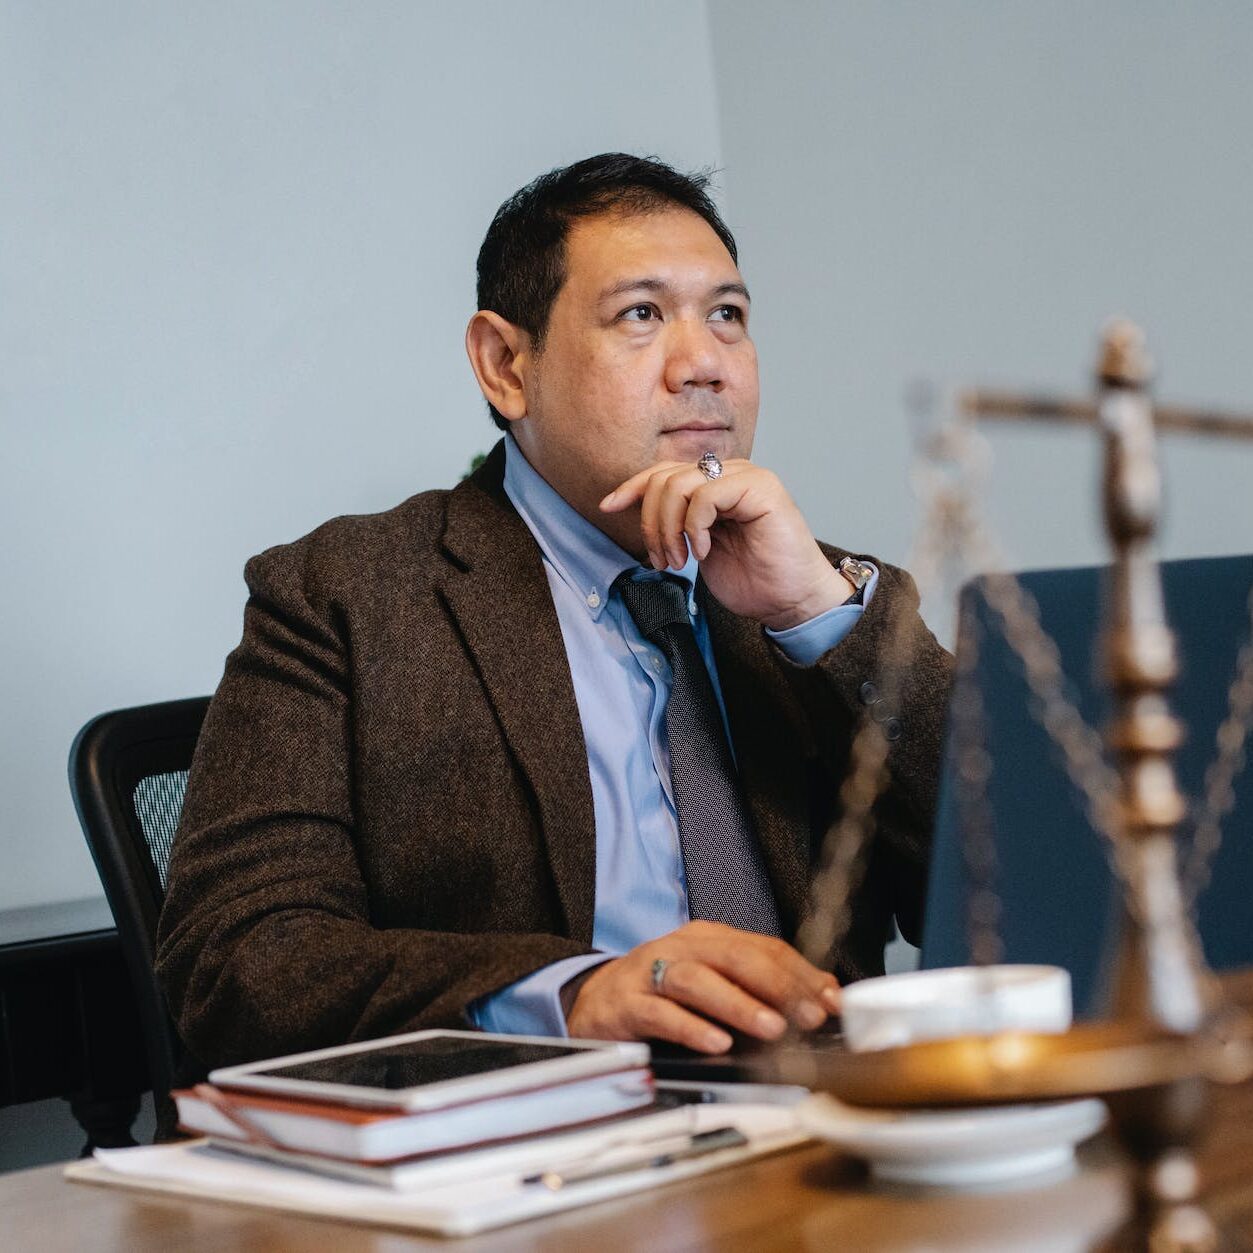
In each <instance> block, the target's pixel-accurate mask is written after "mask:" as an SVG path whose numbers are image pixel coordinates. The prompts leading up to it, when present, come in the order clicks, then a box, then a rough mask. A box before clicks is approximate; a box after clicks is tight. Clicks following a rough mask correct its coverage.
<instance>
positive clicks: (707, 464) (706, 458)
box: [696, 449, 722, 482]
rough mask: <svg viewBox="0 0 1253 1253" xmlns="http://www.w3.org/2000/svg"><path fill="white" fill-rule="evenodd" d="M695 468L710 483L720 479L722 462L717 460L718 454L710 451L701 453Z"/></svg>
mask: <svg viewBox="0 0 1253 1253" xmlns="http://www.w3.org/2000/svg"><path fill="white" fill-rule="evenodd" d="M696 468H697V469H698V470H699V471H700V472H701V473H702V474H703V475H704V476H705V477H706V478H707V479H709V480H710V481H711V482H712V481H713V480H714V479H720V478H721V477H722V462H721V461H719V460H718V454H717V453H716V452H714V451H713V450H712V449H711V450H710V451H709V452H703V453H701V455H700V460H699V461H697V463H696Z"/></svg>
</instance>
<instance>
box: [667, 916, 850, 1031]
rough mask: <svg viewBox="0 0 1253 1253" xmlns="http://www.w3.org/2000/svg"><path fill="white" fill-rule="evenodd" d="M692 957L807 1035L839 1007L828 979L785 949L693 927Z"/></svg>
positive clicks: (709, 926)
mask: <svg viewBox="0 0 1253 1253" xmlns="http://www.w3.org/2000/svg"><path fill="white" fill-rule="evenodd" d="M683 931H684V932H690V933H692V934H691V942H692V949H691V950H690V951H691V954H692V956H695V957H698V958H699V959H700V960H702V961H704V962H706V963H707V964H708V965H710V966H712V967H713V968H714V969H715V970H716V971H718V972H719V973H720V974H721V975H723V976H724V977H725V978H726V979H728V980H729V981H730V982H732V983H733V984H735V985H736V986H738V987H740V988H742V989H743V990H744V991H745V992H747V993H748V994H749V995H750V996H753V997H755V998H756V999H757V1000H759V1001H761V1002H762V1003H764V1004H766V1005H769V1006H772V1007H773V1008H774V1009H776V1010H778V1011H779V1012H780V1013H782V1014H784V1015H785V1016H786V1017H787V1019H788V1020H789V1021H790V1022H792V1023H794V1024H795V1025H796V1026H798V1027H803V1028H805V1029H807V1030H812V1029H813V1028H814V1027H819V1026H821V1025H822V1023H823V1022H825V1021H826V1018H827V1016H828V1015H829V1014H832V1013H837V1012H838V1011H839V1007H840V996H839V984H838V983H837V982H836V980H835V977H834V976H833V975H830V974H828V973H827V972H826V971H822V970H819V969H818V968H817V967H816V966H812V965H810V963H809V962H807V961H806V960H805V959H804V958H803V957H802V956H801V955H800V954H799V953H798V952H797V951H796V950H795V949H794V948H792V946H791V945H790V944H786V943H785V942H784V941H783V940H779V939H775V938H773V937H771V936H764V935H753V934H751V933H748V932H744V931H737V930H736V929H735V928H734V927H727V926H723V925H722V924H720V923H716V922H693V923H689V924H688V926H687V927H685V928H684V929H683Z"/></svg>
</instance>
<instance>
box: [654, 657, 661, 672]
mask: <svg viewBox="0 0 1253 1253" xmlns="http://www.w3.org/2000/svg"><path fill="white" fill-rule="evenodd" d="M653 669H654V670H656V671H657V673H658V674H660V673H661V658H660V657H654V658H653Z"/></svg>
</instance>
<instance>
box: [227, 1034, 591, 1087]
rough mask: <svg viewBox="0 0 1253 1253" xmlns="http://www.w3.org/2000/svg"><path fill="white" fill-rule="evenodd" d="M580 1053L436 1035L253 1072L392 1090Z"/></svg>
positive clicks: (556, 1046)
mask: <svg viewBox="0 0 1253 1253" xmlns="http://www.w3.org/2000/svg"><path fill="white" fill-rule="evenodd" d="M585 1053H586V1050H585V1049H580V1048H571V1047H569V1046H568V1045H562V1044H518V1043H514V1042H512V1041H509V1040H493V1039H490V1038H487V1039H483V1040H476V1039H467V1038H466V1037H465V1036H456V1037H447V1036H442V1037H441V1036H435V1037H432V1038H431V1039H427V1040H412V1041H410V1042H409V1043H407V1044H394V1045H386V1046H384V1047H382V1048H377V1049H366V1050H363V1051H362V1052H358V1053H343V1054H340V1055H339V1056H338V1057H323V1058H320V1059H318V1060H316V1061H306V1062H296V1063H293V1064H291V1065H287V1066H275V1067H257V1068H256V1069H254V1070H252V1073H253V1074H254V1075H266V1076H272V1077H274V1078H282V1079H297V1080H303V1081H305V1082H308V1083H339V1084H346V1085H348V1086H349V1087H355V1088H384V1089H386V1090H388V1091H392V1092H394V1091H398V1090H400V1089H403V1088H417V1087H422V1086H424V1085H425V1084H428V1083H443V1082H444V1081H445V1080H448V1079H465V1078H468V1077H469V1076H471V1075H482V1074H488V1073H490V1072H492V1071H496V1070H502V1069H505V1068H507V1067H510V1066H524V1065H527V1064H528V1063H531V1062H546V1061H550V1060H552V1059H553V1058H556V1057H573V1056H576V1055H578V1056H582V1055H584V1054H585Z"/></svg>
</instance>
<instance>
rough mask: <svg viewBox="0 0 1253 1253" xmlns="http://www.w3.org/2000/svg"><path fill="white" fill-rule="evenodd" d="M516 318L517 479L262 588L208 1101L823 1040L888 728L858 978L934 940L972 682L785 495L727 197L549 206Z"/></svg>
mask: <svg viewBox="0 0 1253 1253" xmlns="http://www.w3.org/2000/svg"><path fill="white" fill-rule="evenodd" d="M479 305H480V308H479V311H478V312H477V313H476V314H475V315H474V317H473V318H472V319H471V322H470V325H469V328H468V331H467V337H466V343H467V349H468V352H469V356H470V361H471V364H472V366H473V368H474V371H475V374H476V377H477V379H478V382H479V386H480V387H481V389H482V391H483V394H484V396H485V397H486V398H487V401H488V403H489V406H490V408H491V412H492V415H493V418H494V419H495V421H496V422H497V425H499V426H501V427H502V428H504V429H505V430H506V431H507V434H506V437H505V439H504V440H503V441H502V443H501V444H498V445H497V447H496V449H495V450H494V451H493V453H492V454H491V456H490V457H489V458H488V459H487V461H486V463H485V464H484V465H483V466H482V467H481V468H480V469H479V470H478V471H476V472H475V474H473V475H472V476H471V477H470V478H469V479H468V480H467V481H466V482H464V483H462V484H461V486H459V487H458V488H456V489H455V490H453V491H451V492H428V493H424V494H422V495H420V496H416V497H414V498H412V499H411V500H409V501H407V502H405V503H404V504H402V505H400V506H399V507H397V508H396V509H394V510H392V511H390V512H388V513H384V514H380V515H375V516H371V517H363V518H340V519H336V520H334V521H332V522H330V523H327V524H326V525H325V526H324V527H322V528H320V529H319V530H317V531H315V532H314V533H313V534H312V535H310V536H307V537H306V538H305V539H303V540H300V541H298V542H297V543H295V544H291V545H287V546H285V547H282V548H277V549H271V550H270V551H268V552H266V553H263V554H262V555H261V556H260V557H257V558H254V559H253V560H252V561H251V562H249V564H248V568H247V574H246V577H247V580H248V584H249V588H250V592H251V596H250V599H249V603H248V607H247V610H246V612H245V626H244V636H243V640H242V642H241V644H240V646H239V648H237V649H236V651H235V652H234V653H232V654H231V657H230V658H229V659H228V662H227V667H226V672H225V675H224V677H223V680H222V684H221V686H220V687H219V689H218V692H217V695H216V696H215V698H214V701H213V704H212V707H211V709H210V711H209V715H208V718H207V720H206V723H205V727H204V731H203V733H202V736H201V739H200V742H199V744H198V746H197V752H196V760H195V763H194V766H193V769H192V777H191V780H190V786H189V790H188V797H187V803H186V806H185V809H184V814H183V821H182V824H181V827H180V831H179V835H178V839H177V841H176V844H175V849H174V854H173V858H172V861H171V867H170V885H169V893H168V897H167V902H166V907H165V911H164V913H163V916H162V920H161V929H160V936H159V953H158V966H159V970H160V973H161V975H162V977H163V979H164V981H165V984H166V987H167V990H168V993H169V998H170V1003H171V1006H172V1008H173V1010H174V1013H175V1016H176V1019H177V1022H178V1025H179V1028H180V1031H181V1032H182V1034H183V1036H184V1039H185V1040H186V1041H187V1043H188V1045H189V1047H190V1048H191V1050H192V1051H193V1053H195V1054H196V1055H197V1056H198V1057H199V1058H200V1059H202V1060H203V1061H205V1062H207V1063H209V1064H223V1063H227V1062H232V1061H239V1060H243V1059H245V1058H255V1057H262V1056H266V1055H275V1054H279V1053H284V1052H291V1051H294V1050H297V1049H305V1048H313V1047H318V1046H322V1045H327V1044H331V1043H337V1042H342V1041H345V1040H352V1039H362V1038H370V1037H374V1036H381V1035H386V1034H390V1033H394V1032H399V1031H404V1030H410V1029H414V1028H418V1027H423V1026H440V1025H442V1026H457V1025H460V1026H464V1025H466V1024H467V1023H473V1024H476V1025H480V1026H483V1027H485V1028H487V1029H490V1030H528V1031H541V1032H547V1033H552V1034H561V1033H562V1032H564V1031H567V1030H568V1031H569V1032H570V1033H571V1034H574V1035H583V1036H592V1037H611V1038H639V1039H647V1038H653V1039H664V1040H670V1041H675V1042H677V1043H680V1044H684V1045H687V1046H689V1047H691V1048H694V1049H697V1050H700V1051H703V1052H708V1053H716V1052H719V1051H723V1050H725V1049H727V1048H729V1047H730V1046H731V1043H732V1035H731V1034H730V1031H731V1030H737V1031H741V1032H744V1033H746V1034H748V1035H750V1036H755V1037H758V1038H763V1039H771V1038H777V1037H778V1036H780V1035H781V1034H782V1033H783V1032H784V1031H785V1030H786V1028H787V1024H788V1023H789V1022H791V1023H792V1024H794V1025H796V1026H799V1027H803V1028H813V1027H816V1026H818V1025H820V1024H821V1023H822V1021H823V1020H824V1019H825V1018H826V1016H827V1015H828V1014H829V1013H831V1012H833V1011H834V1010H836V1009H837V1008H838V1004H839V1000H838V985H837V981H836V979H835V977H834V976H833V975H832V974H830V973H828V972H824V971H820V970H817V969H815V968H814V967H813V966H811V965H810V964H809V963H808V962H806V961H805V960H804V959H803V958H801V956H800V955H799V954H798V953H797V952H796V951H795V950H794V949H793V948H792V947H791V946H790V945H789V944H788V943H787V940H788V939H789V938H790V937H791V936H792V935H793V934H794V933H795V930H796V927H797V925H798V924H799V921H800V919H801V917H802V914H803V911H804V908H805V897H806V890H807V883H808V877H809V874H810V871H811V867H812V864H813V862H814V860H815V858H816V857H817V854H818V851H819V848H820V843H821V839H822V836H823V834H824V832H825V831H826V829H827V827H828V825H829V823H830V821H831V819H832V817H833V816H835V814H836V813H837V812H838V788H839V783H840V780H841V778H842V777H843V775H844V773H845V771H846V768H847V757H848V751H849V744H850V740H851V736H852V735H853V733H854V731H855V729H856V727H857V726H858V724H859V723H860V721H861V719H862V718H863V716H865V715H866V712H867V707H872V708H873V710H874V713H875V716H876V717H878V719H879V721H880V722H881V723H882V724H883V725H884V727H885V729H886V731H887V734H888V736H889V738H890V739H891V740H892V747H891V752H890V755H889V762H888V765H889V770H890V782H889V785H888V788H887V791H886V792H885V795H884V797H883V799H882V801H881V803H880V805H879V806H878V810H877V817H878V823H877V828H876V834H875V837H874V839H873V841H872V843H871V846H870V848H869V849H868V850H867V851H866V853H865V863H864V864H865V871H864V874H863V876H862V878H861V885H860V887H859V890H858V892H857V895H856V898H855V900H854V902H853V916H852V924H851V927H850V929H849V934H848V936H847V939H846V940H845V942H844V944H843V946H842V948H841V950H840V952H839V953H838V954H837V971H838V972H839V974H840V976H841V977H842V978H844V979H848V978H853V977H858V976H860V975H864V974H868V973H873V972H875V971H878V970H881V969H882V950H883V944H884V942H885V940H886V939H887V937H888V934H889V930H890V925H891V919H892V916H893V914H896V915H897V916H898V917H899V918H900V920H901V923H902V928H903V929H904V930H905V931H906V933H907V934H910V933H914V934H916V932H917V927H918V921H919V915H920V910H921V900H922V892H923V883H924V877H925V863H926V847H927V834H928V831H929V827H930V817H931V810H932V807H933V801H934V790H935V779H936V771H937V759H938V746H939V736H940V730H941V720H942V704H943V697H944V693H945V690H946V684H947V674H948V659H947V656H946V655H945V654H944V652H943V650H942V649H941V648H940V647H939V646H938V645H937V644H936V643H935V641H934V639H932V637H931V636H930V634H929V632H927V631H926V629H925V627H923V626H922V624H921V622H920V621H919V620H918V619H917V617H916V596H915V594H914V592H913V588H912V584H911V583H910V581H909V579H908V576H906V575H905V574H903V573H902V572H900V571H897V570H893V569H891V568H890V567H887V566H880V567H878V568H877V569H876V568H874V567H871V566H869V565H865V564H863V563H860V562H857V561H846V562H845V564H844V565H843V566H841V564H840V562H841V560H842V559H843V558H845V557H846V556H847V555H846V554H842V553H840V552H839V551H838V550H834V549H829V548H828V549H824V548H822V547H820V546H819V545H818V544H817V542H816V541H815V540H814V538H813V536H812V535H811V534H810V532H809V529H808V527H807V526H806V524H805V522H804V519H803V518H802V516H801V514H800V512H799V510H798V509H797V508H796V506H795V504H794V503H793V502H792V500H791V498H790V497H789V496H788V494H787V492H786V490H785V489H784V487H783V486H782V484H781V483H780V482H779V480H778V479H777V478H776V477H775V476H774V475H773V474H771V473H770V472H769V471H767V470H765V469H762V468H760V467H758V466H755V465H753V464H752V463H751V462H750V461H749V460H748V456H749V453H750V451H751V447H752V440H753V433H754V429H755V425H756V416H757V404H758V391H757V362H756V355H755V350H754V347H753V344H752V340H751V338H750V337H749V333H748V318H749V295H748V291H747V288H746V287H745V285H744V281H743V278H742V277H741V275H740V273H739V270H738V268H737V262H736V249H735V243H734V240H733V239H732V237H731V235H730V233H729V232H728V231H727V229H726V227H725V225H724V224H723V223H722V221H721V219H720V218H719V216H718V214H717V211H716V209H715V208H714V207H713V205H712V203H711V202H710V201H709V199H708V197H707V195H706V193H705V190H704V183H703V181H702V180H700V179H691V178H687V177H685V176H682V175H680V174H678V173H676V172H675V171H673V170H671V169H670V168H669V167H667V166H664V165H662V164H660V163H658V162H654V161H644V160H639V159H637V158H633V157H627V156H622V155H620V154H609V155H605V156H601V157H595V158H591V159H589V160H587V161H583V162H580V163H578V164H577V165H574V166H571V167H569V168H567V169H565V170H557V171H553V172H552V173H551V174H549V175H545V176H544V177H542V178H540V179H537V180H536V181H535V182H534V183H532V184H531V185H529V186H528V187H527V188H524V189H523V190H522V191H520V192H519V193H517V195H515V196H514V197H513V198H511V199H510V200H509V201H507V202H506V203H505V205H503V206H502V208H501V210H500V211H499V213H498V214H497V216H496V219H495V220H494V222H493V223H492V226H491V228H490V230H489V232H488V235H487V238H486V239H485V241H484V244H483V248H482V250H481V252H480V256H479ZM833 470H834V471H835V473H836V474H837V475H838V474H839V473H847V472H848V470H847V468H846V467H845V468H844V469H841V467H839V466H836V467H833ZM698 567H699V570H698ZM666 570H668V571H669V573H668V574H663V573H661V572H662V571H666ZM698 574H699V577H698ZM676 589H677V590H676ZM663 602H664V604H663ZM676 605H677V606H678V608H677V610H676V609H675V606H676ZM659 606H660V608H659ZM659 615H660V616H659ZM667 615H669V616H668V617H667ZM901 615H905V618H906V635H907V639H908V643H909V658H908V664H907V666H906V667H905V669H904V671H903V673H902V674H901V675H900V676H899V682H894V683H893V684H892V686H894V687H897V688H898V689H899V692H900V704H899V708H897V709H893V710H886V709H884V708H882V701H881V700H880V699H879V692H878V688H877V686H876V685H877V684H879V683H880V681H881V678H882V676H881V673H880V671H881V669H882V663H883V657H882V652H883V648H884V643H885V640H886V639H887V637H888V636H889V634H891V633H892V632H893V631H894V629H895V627H894V624H895V623H896V622H898V621H899V620H900V617H901ZM680 619H681V620H680ZM728 731H729V742H728V740H727V738H726V734H727V732H728Z"/></svg>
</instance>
